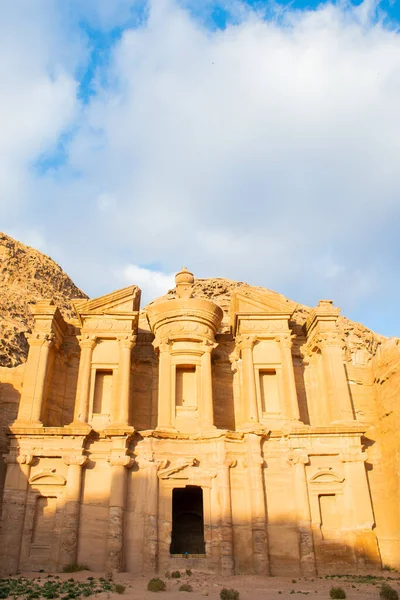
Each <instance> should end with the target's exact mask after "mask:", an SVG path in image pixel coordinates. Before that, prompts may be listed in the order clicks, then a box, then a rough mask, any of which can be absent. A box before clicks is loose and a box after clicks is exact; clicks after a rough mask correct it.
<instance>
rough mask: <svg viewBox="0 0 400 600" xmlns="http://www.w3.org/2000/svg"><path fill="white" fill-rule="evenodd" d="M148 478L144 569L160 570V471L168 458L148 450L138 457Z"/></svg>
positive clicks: (141, 467)
mask: <svg viewBox="0 0 400 600" xmlns="http://www.w3.org/2000/svg"><path fill="white" fill-rule="evenodd" d="M136 462H137V464H138V465H139V468H140V470H141V471H143V473H144V476H145V478H146V500H145V502H144V532H143V540H144V544H143V553H144V556H143V569H144V570H145V571H152V572H154V573H156V572H157V571H158V501H159V498H158V495H159V481H158V472H159V471H160V470H161V469H164V468H165V467H166V466H167V463H168V461H167V460H166V459H156V458H155V457H154V454H153V452H147V453H145V454H143V455H141V456H138V457H137V459H136Z"/></svg>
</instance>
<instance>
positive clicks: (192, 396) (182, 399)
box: [175, 365, 197, 407]
mask: <svg viewBox="0 0 400 600" xmlns="http://www.w3.org/2000/svg"><path fill="white" fill-rule="evenodd" d="M175 400H176V406H183V407H184V406H197V401H196V367H195V366H183V365H179V366H177V367H176V391H175Z"/></svg>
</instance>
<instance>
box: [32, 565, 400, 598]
mask: <svg viewBox="0 0 400 600" xmlns="http://www.w3.org/2000/svg"><path fill="white" fill-rule="evenodd" d="M23 576H25V577H29V578H37V577H38V576H39V577H40V580H37V579H36V581H39V582H40V584H41V585H43V583H45V582H46V581H48V580H49V579H52V578H53V577H54V576H48V575H47V574H46V573H40V574H39V573H26V574H23ZM58 577H59V578H60V579H61V580H64V581H67V580H71V579H73V580H75V581H79V582H80V583H81V584H82V585H83V584H84V583H87V582H88V578H89V579H90V578H92V579H93V577H94V578H95V588H96V589H98V585H97V584H96V581H98V580H99V578H100V577H103V578H104V577H105V575H104V574H99V573H91V572H88V571H83V572H79V573H73V574H66V573H62V574H60V575H59V576H58ZM150 578H151V576H149V575H135V576H134V575H131V574H128V573H119V574H117V575H114V578H113V581H112V582H111V583H112V588H113V589H112V591H101V592H100V591H99V592H97V593H96V594H95V595H94V596H91V597H96V598H98V600H117V599H118V598H126V600H139V599H140V600H143V599H145V600H154V598H155V593H154V592H150V591H148V590H147V584H148V581H149V579H150ZM161 578H162V580H163V581H165V583H166V590H165V591H164V592H157V596H156V597H158V598H161V599H164V600H169V599H171V598H177V597H179V598H186V597H187V596H189V598H190V599H191V600H196V599H197V600H200V599H201V598H204V597H208V598H210V600H219V599H220V592H221V590H222V589H223V588H227V589H234V590H236V591H238V592H239V600H256V599H257V600H258V599H259V598H265V599H267V598H268V599H273V600H286V599H289V597H290V598H291V599H292V598H294V599H295V598H299V597H300V598H301V597H302V596H309V597H310V598H323V599H326V600H329V599H330V590H331V588H332V587H340V588H342V589H343V590H344V591H345V594H346V598H347V599H348V600H353V599H354V600H361V599H363V600H364V599H365V598H368V599H371V600H372V599H376V600H380V589H381V586H382V583H388V584H389V585H391V586H392V587H393V588H394V589H395V590H396V591H399V589H400V576H399V574H398V573H397V572H389V573H386V572H383V573H377V574H375V575H362V576H356V575H347V576H346V575H343V576H336V577H332V576H327V577H314V578H305V577H296V578H291V577H261V576H254V575H236V576H234V577H222V576H218V575H212V574H210V573H202V572H200V571H193V572H192V574H191V575H186V574H185V573H184V572H183V571H181V577H180V578H179V579H174V578H167V577H165V576H163V577H161ZM115 584H121V585H123V586H124V587H125V589H124V591H123V593H122V594H118V593H116V592H115ZM182 584H189V585H191V586H192V592H185V591H179V588H180V587H181V586H182ZM66 597H67V596H66ZM387 600H389V599H387Z"/></svg>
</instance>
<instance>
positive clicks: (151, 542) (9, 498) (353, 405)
mask: <svg viewBox="0 0 400 600" xmlns="http://www.w3.org/2000/svg"><path fill="white" fill-rule="evenodd" d="M195 289H196V282H194V278H193V275H192V274H191V273H189V272H188V271H187V270H186V269H183V270H182V271H181V272H180V273H178V274H177V276H176V289H175V291H174V292H173V294H171V295H169V296H167V297H164V298H161V299H160V300H158V301H155V302H153V303H151V304H150V305H149V306H148V307H147V308H146V309H145V311H144V312H143V311H142V313H140V312H139V301H140V290H139V289H138V288H137V287H136V286H131V287H128V288H126V289H123V290H120V291H118V292H114V293H112V294H109V295H107V296H103V297H101V298H97V299H94V300H77V301H76V302H75V310H76V314H77V319H76V320H74V321H69V322H66V321H65V320H64V319H63V317H62V316H61V314H60V312H59V310H58V309H57V308H56V307H55V306H54V305H53V304H52V303H51V302H50V301H49V302H45V301H43V302H38V303H37V304H36V305H35V307H34V311H33V312H34V320H35V325H34V329H33V333H32V334H31V335H30V337H29V346H30V350H29V355H28V360H27V363H26V365H25V366H24V370H23V373H22V372H21V373H20V371H21V367H18V369H19V371H18V373H19V376H18V377H17V378H16V381H18V382H20V383H21V384H22V385H20V399H19V406H18V416H17V418H16V420H15V421H14V422H12V423H7V424H8V425H9V446H8V450H7V452H6V454H5V463H6V471H5V474H4V481H3V486H2V487H3V495H2V525H1V531H0V535H1V540H0V554H1V556H0V561H1V562H0V565H1V570H2V573H4V574H7V573H15V572H16V571H17V570H18V569H19V570H30V571H31V570H39V569H45V570H49V571H56V570H60V569H61V568H62V567H63V566H65V565H66V564H68V563H73V562H80V563H87V564H88V565H89V567H90V568H91V569H92V570H94V571H102V570H115V571H130V572H132V573H142V572H145V571H151V572H163V571H164V570H167V569H168V570H172V569H175V568H181V567H189V566H192V567H194V568H204V569H207V570H213V571H215V572H220V573H223V574H225V575H231V574H235V573H236V574H239V573H257V574H265V575H279V574H285V575H315V574H317V573H318V574H321V573H326V572H351V571H363V570H365V571H370V570H371V569H372V568H380V567H381V561H382V556H381V554H382V549H384V552H385V556H384V558H385V559H386V560H385V562H387V563H389V564H392V565H393V566H397V564H398V560H399V557H398V556H397V551H396V548H397V546H396V544H397V542H394V544H392V545H390V543H389V542H388V540H387V538H385V536H384V535H383V537H382V543H381V540H380V538H379V535H377V528H376V523H375V516H374V506H373V502H374V498H375V495H374V494H375V492H374V489H371V479H370V477H369V471H370V470H371V469H372V467H373V465H371V464H369V463H368V462H367V460H368V454H367V452H366V451H365V446H366V445H370V443H369V444H368V439H367V438H366V432H367V430H368V429H369V428H370V423H368V419H366V418H365V415H361V416H360V414H359V410H358V408H359V400H358V396H357V394H354V392H353V391H352V385H351V381H350V379H349V369H348V368H347V367H346V352H348V347H347V346H346V339H345V333H344V328H343V327H342V326H340V323H339V319H340V317H339V309H337V308H335V307H334V306H333V305H332V302H330V301H320V303H319V305H318V306H317V307H316V308H314V309H312V310H311V311H309V312H308V314H307V315H306V318H305V319H304V323H303V324H299V322H298V321H297V322H296V320H295V319H294V316H293V315H294V312H295V308H296V307H295V305H293V304H292V303H290V302H288V301H285V302H284V301H282V299H281V297H280V296H278V295H277V294H274V293H269V292H267V291H264V292H262V291H260V290H259V289H255V288H251V287H247V286H238V287H237V288H234V289H233V290H232V291H231V293H230V303H229V304H227V303H226V302H224V303H221V305H222V307H221V305H219V304H218V303H216V302H215V301H213V299H212V298H211V299H210V298H205V297H199V296H195V295H194V291H195ZM364 372H366V369H364V371H363V373H364ZM0 377H1V374H0ZM9 381H14V380H12V379H11V378H10V377H9V376H8V379H7V385H11V384H9V383H8V382H9ZM15 385H16V386H17V383H16V384H15ZM371 398H372V396H371ZM368 402H370V404H371V406H372V402H373V401H372V400H371V401H369V400H368V399H367V400H365V398H364V408H365V406H368ZM371 411H372V409H371ZM364 412H365V411H364ZM371 498H372V500H371ZM381 530H382V531H385V527H384V523H383V524H382V525H381Z"/></svg>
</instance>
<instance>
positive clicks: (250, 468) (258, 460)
mask: <svg viewBox="0 0 400 600" xmlns="http://www.w3.org/2000/svg"><path fill="white" fill-rule="evenodd" d="M263 468H264V459H263V457H262V456H261V446H260V437H259V436H257V435H254V434H249V435H248V452H247V477H248V485H249V490H250V502H251V532H252V542H253V562H254V572H255V573H256V574H258V575H269V559H268V536H267V523H266V510H265V494H264V481H263Z"/></svg>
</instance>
